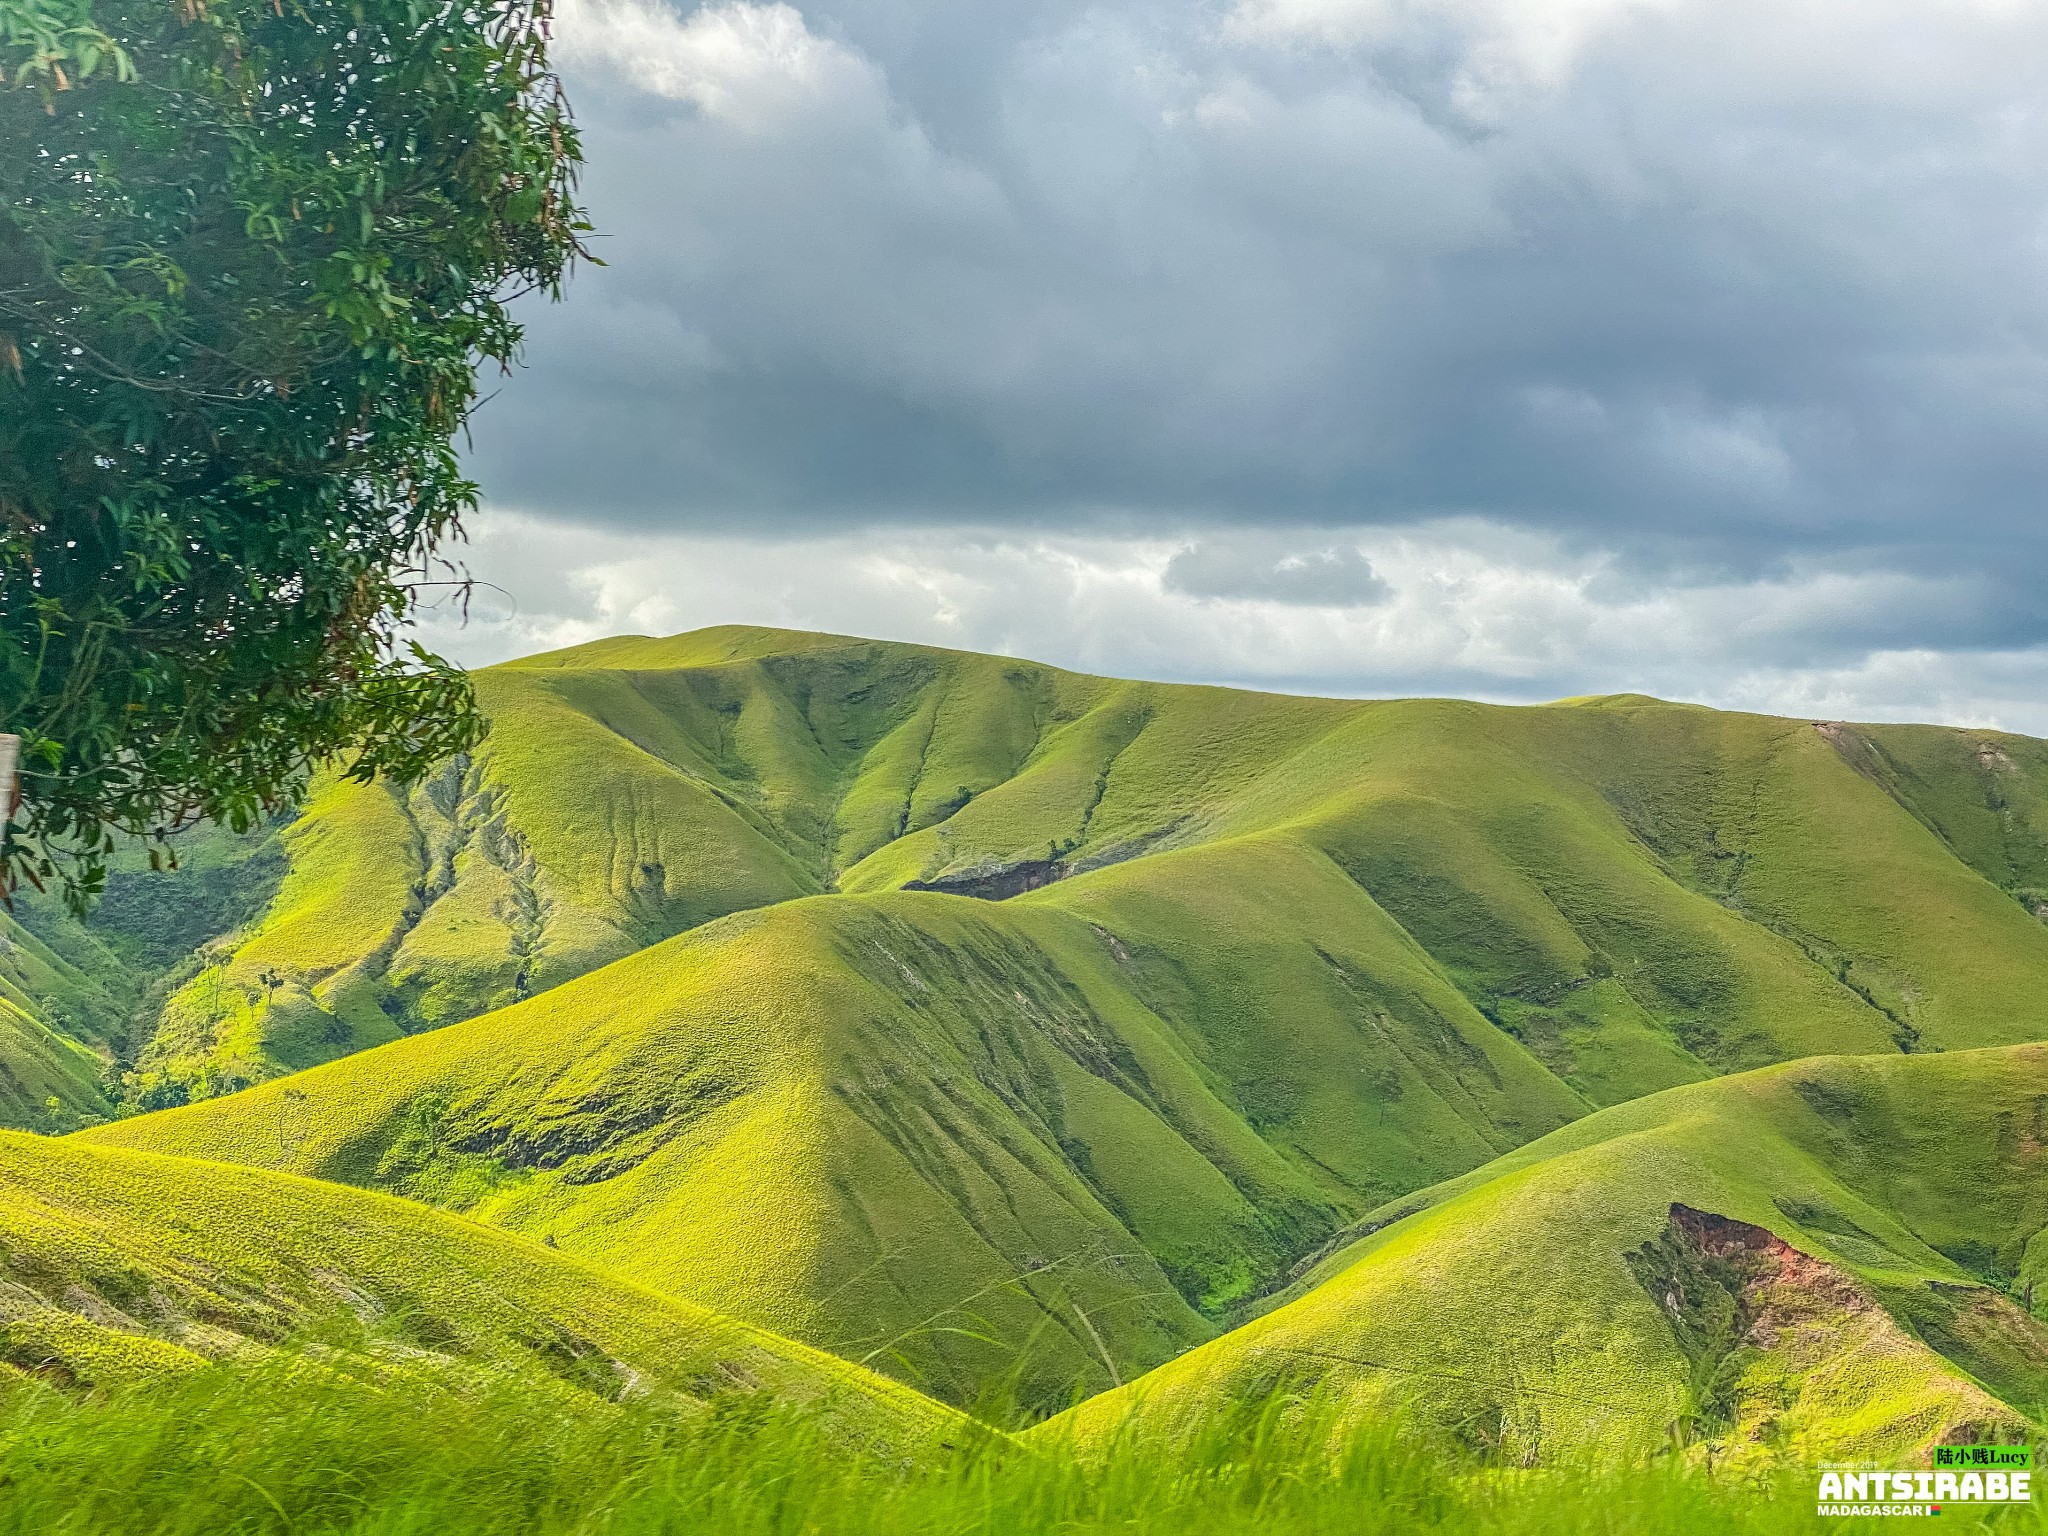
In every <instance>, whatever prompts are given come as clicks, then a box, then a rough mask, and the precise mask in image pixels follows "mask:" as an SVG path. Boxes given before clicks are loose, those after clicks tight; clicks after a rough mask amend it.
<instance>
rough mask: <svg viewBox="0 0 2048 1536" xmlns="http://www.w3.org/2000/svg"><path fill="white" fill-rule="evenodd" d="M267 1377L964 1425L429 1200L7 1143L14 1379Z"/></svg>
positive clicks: (2, 1229)
mask: <svg viewBox="0 0 2048 1536" xmlns="http://www.w3.org/2000/svg"><path fill="white" fill-rule="evenodd" d="M266 1362H284V1363H293V1362H296V1363H297V1367H298V1368H297V1369H295V1370H293V1371H292V1372H290V1373H289V1375H290V1381H291V1382H296V1383H297V1386H296V1387H293V1386H290V1383H289V1382H288V1383H286V1385H284V1386H280V1388H279V1390H280V1391H283V1390H287V1389H289V1390H298V1389H299V1388H305V1389H307V1390H312V1388H313V1386H314V1385H316V1384H317V1378H319V1377H320V1376H321V1375H322V1374H323V1373H324V1372H327V1371H329V1370H332V1371H334V1372H337V1373H340V1374H341V1375H344V1376H356V1377H360V1378H362V1379H363V1380H364V1381H366V1382H369V1383H373V1384H376V1385H378V1386H380V1387H383V1386H388V1387H392V1388H394V1389H396V1388H397V1387H398V1386H400V1385H401V1384H402V1383H403V1382H405V1381H407V1380H411V1379H414V1378H417V1380H418V1382H419V1383H420V1384H421V1385H422V1386H423V1387H424V1386H425V1385H437V1386H438V1387H439V1388H445V1389H448V1390H456V1389H463V1388H468V1389H475V1388H478V1387H479V1386H480V1385H488V1384H489V1383H492V1382H502V1383H506V1384H508V1385H509V1386H511V1387H516V1388H519V1389H520V1390H524V1391H526V1392H528V1394H529V1395H531V1394H533V1393H536V1392H541V1393H543V1395H544V1396H545V1398H546V1401H548V1402H550V1403H553V1404H554V1405H555V1407H556V1409H557V1410H559V1411H564V1412H569V1413H579V1412H583V1411H586V1410H588V1411H595V1408H596V1407H597V1405H600V1404H607V1403H611V1402H615V1401H617V1400H619V1399H621V1398H624V1397H627V1396H631V1395H647V1396H651V1397H654V1398H657V1399H658V1400H660V1401H661V1402H662V1403H664V1404H666V1405H668V1406H669V1407H670V1408H671V1409H673V1410H675V1411H686V1410H687V1411H692V1412H698V1411H705V1410H708V1409H711V1408H715V1407H717V1406H718V1405H719V1404H721V1403H723V1402H725V1401H726V1400H728V1399H737V1398H745V1397H749V1396H752V1395H755V1394H764V1395H766V1396H767V1397H769V1398H772V1399H773V1400H774V1401H776V1402H779V1403H783V1404H785V1405H794V1404H807V1405H810V1406H811V1408H812V1411H813V1412H814V1414H815V1416H817V1417H818V1418H819V1421H820V1422H821V1423H836V1424H840V1425H843V1426H845V1427H846V1428H847V1429H848V1430H849V1432H851V1433H854V1434H856V1435H857V1436H859V1437H861V1438H863V1439H869V1440H874V1439H883V1440H891V1441H900V1442H903V1443H910V1442H917V1441H922V1440H923V1439H924V1438H926V1437H927V1436H928V1435H930V1434H932V1433H937V1432H941V1431H943V1430H945V1429H946V1428H947V1427H949V1426H950V1425H952V1424H953V1423H954V1422H955V1421H956V1420H955V1416H954V1415H953V1414H952V1413H951V1412H950V1411H949V1410H946V1409H944V1408H941V1407H939V1406H938V1405H937V1404H935V1403H933V1402H931V1401H930V1400H928V1399H926V1398H922V1397H920V1396H918V1395H917V1394H916V1393H913V1392H910V1391H908V1390H907V1389H905V1388H903V1387H901V1386H898V1385H897V1384H896V1383H894V1382H890V1381H887V1380H885V1379H883V1378H881V1377H879V1376H876V1375H874V1374H872V1373H870V1372H867V1371H863V1370H860V1369H859V1368H858V1367H855V1366H851V1365H849V1364H847V1363H846V1362H844V1361H841V1360H838V1359H835V1358H833V1357H831V1356H828V1355H823V1354H820V1353H818V1352H816V1351H814V1350H810V1349H806V1348H804V1347H803V1346H802V1345H799V1344H794V1343H791V1342H789V1341H788V1340H785V1339H780V1338H776V1337H774V1336H773V1335H770V1334H766V1333H763V1332H762V1331H760V1330H758V1329H755V1328H751V1327H749V1326H747V1325H745V1324H743V1323H739V1322H736V1321H734V1320H732V1319H730V1318H724V1317H720V1316H718V1315H716V1314H713V1313H710V1312H707V1311H705V1310H704V1309H702V1308H699V1307H693V1306H691V1305H689V1304H688V1303H686V1302H680V1301H675V1300H672V1299H669V1298H666V1297H661V1296H656V1295H654V1294H653V1293H651V1292H648V1291H645V1290H642V1289H640V1288H638V1287H635V1286H632V1285H630V1284H627V1283H626V1282H624V1281H622V1280H619V1279H617V1278H616V1277H613V1276H609V1275H606V1274H603V1273H601V1272H599V1271H596V1270H592V1269H590V1268H588V1267H587V1266H584V1265H582V1264H578V1263H577V1262H575V1261H574V1260H572V1259H569V1258H566V1257H564V1256H563V1255H561V1254H558V1253H555V1252H553V1251H551V1250H550V1249H548V1248H546V1247H544V1246H543V1245H541V1244H538V1243H531V1242H527V1241H525V1240H524V1239H521V1238H518V1237H515V1236H512V1235H511V1234H508V1233H504V1232H499V1231H494V1230H492V1229H490V1228H487V1227H482V1226H479V1225H477V1224H475V1223H473V1222H467V1221H463V1220H461V1219H460V1218H457V1217H453V1216H448V1215H445V1214H443V1213H441V1212H438V1211H434V1210H430V1209H428V1208H426V1207H424V1206H420V1205H417V1204H414V1203H412V1202H409V1201H404V1200H397V1199H393V1198H391V1197H389V1196H386V1195H379V1194H371V1193H366V1192H364V1191H360V1190H354V1189H348V1188H345V1187H342V1186H339V1185H333V1184H322V1183H317V1182H315V1181H313V1180H310V1179H300V1178H295V1177H292V1176H290V1175H285V1174H275V1173H264V1172H259V1171H256V1170H253V1169H245V1168H231V1167H223V1166H220V1165H216V1164H208V1163H199V1162H193V1161H191V1160H188V1159H179V1158H167V1157H160V1156H156V1155H153V1154H149V1153H137V1152H122V1151H112V1150H107V1149H101V1148H91V1147H83V1146H79V1145H76V1144H74V1143H70V1142H53V1141H51V1140H49V1139H47V1138H43V1137H34V1136H25V1135H21V1134H18V1133H0V1380H7V1381H11V1382H13V1383H14V1384H15V1385H16V1386H18V1387H19V1386H22V1385H23V1384H24V1383H26V1382H31V1381H33V1382H41V1383H43V1384H46V1385H48V1386H52V1387H55V1388H61V1389H63V1390H64V1391H66V1392H68V1393H82V1394H86V1395H87V1396H93V1395H99V1394H106V1393H109V1392H112V1393H115V1394H117V1395H118V1394H119V1393H120V1392H122V1391H124V1390H127V1389H130V1388H133V1389H136V1390H137V1391H141V1392H144V1393H145V1395H146V1394H147V1393H150V1392H156V1391H160V1390H164V1389H166V1386H167V1384H168V1383H173V1382H175V1381H176V1380H178V1379H180V1378H183V1377H193V1378H195V1379H196V1378H200V1377H204V1376H206V1375H207V1374H208V1373H209V1371H216V1372H217V1371H220V1370H226V1371H228V1372H229V1373H230V1374H234V1373H237V1372H243V1371H250V1370H254V1371H257V1372H259V1373H261V1372H262V1370H263V1369H264V1368H265V1363H266ZM280 1379H281V1378H280ZM7 1502H8V1501H7V1500H5V1499H0V1504H5V1503H7Z"/></svg>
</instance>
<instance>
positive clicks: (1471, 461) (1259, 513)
mask: <svg viewBox="0 0 2048 1536" xmlns="http://www.w3.org/2000/svg"><path fill="white" fill-rule="evenodd" d="M559 62H560V63H561V64H562V66H563V68H564V71H565V74H566V76H567V78H568V82H569V86H570V91H571V95H572V99H573V100H574V102H575V104H576V107H577V111H578V114H579V116H580V117H581V119H582V122H583V125H584V129H585V134H586V148H587V152H588V155H589V159H590V164H589V171H588V177H587V181H586V191H587V194H588V200H589V203H590V206H591V209H592V213H593V216H594V218H595V220H596V222H597V224H598V226H599V228H600V229H601V231H602V232H603V234H602V238H601V241H600V242H599V250H600V254H601V255H602V256H603V258H604V260H605V262H606V263H607V265H606V266H605V267H603V268H601V269H598V268H593V269H588V270H585V271H584V272H582V273H581V274H580V275H579V277H578V279H577V281H576V282H575V284H574V288H573V291H572V293H571V295H570V297H569V299H568V300H567V302H565V303H564V304H562V305H560V306H558V307H555V308H552V309H547V308H539V309H535V310H533V311H531V312H530V313H529V316H528V318H529V321H530V326H531V331H530V337H529V346H528V351H527V359H526V361H527V365H528V366H527V368H526V369H525V371H524V372H522V373H520V374H518V375H517V376H515V377H513V378H511V379H509V380H505V381H503V382H502V384H501V385H500V387H499V388H498V393H497V395H496V397H495V398H494V399H493V400H492V401H491V402H490V404H489V405H488V406H487V407H486V408H485V410H484V411H483V412H482V413H481V414H480V416H479V418H478V421H477V425H476V442H475V449H474V452H473V454H472V457H471V463H472V466H473V471H474V473H475V474H476V475H477V477H478V478H479V479H480V481H481V482H482V484H483V486H484V490H485V500H486V510H485V512H484V514H483V515H482V516H481V517H479V518H478V519H477V521H476V523H475V525H474V530H473V540H472V544H471V547H470V549H469V550H468V552H467V559H468V562H469V564H470V566H471V568H472V570H473V571H474V572H475V573H476V574H477V575H478V576H479V577H482V578H484V579H486V580H488V581H491V582H493V583H495V584H496V586H497V588H498V589H500V590H494V591H486V592H484V593H482V594H480V595H479V597H478V600H477V602H476V604H475V606H474V608H473V610H472V614H471V619H470V622H469V624H468V625H467V626H466V627H463V628H457V627H456V626H455V625H454V624H453V622H452V619H451V618H450V617H449V616H446V615H442V616H436V617H434V618H432V619H430V621H429V623H428V625H427V630H428V635H429V637H430V638H431V639H432V640H434V641H435V642H436V643H437V644H439V645H441V646H442V647H443V648H444V649H445V650H447V651H448V652H449V653H450V654H452V655H455V656H457V657H458V658H460V659H463V660H466V661H471V662H480V661H487V660H494V659H497V658H499V657H502V656H507V655H512V654H516V653H519V652H523V651H528V650H534V649H539V648H542V647H544V646H548V645H555V644H563V643H569V642H572V641H575V640H580V639H585V638H589V637H591V636H595V635H599V634H605V633H613V632H620V631H637V632H652V633H660V632H668V631H673V630H678V629H685V628H693V627H696V626H698V625H701V624H708V623H719V622H726V621H735V620H744V621H752V622H761V623H775V624H792V625H801V626H805V627H816V628H831V629H838V630H845V631H850V632H855V633H861V634H871V635H881V636H887V637H893V638H902V639H915V640H925V641H933V642H937V643H942V644H948V645H958V646H965V647H969V648H974V649H983V650H1000V651H1009V652H1015V653H1018V654H1023V655H1029V656H1034V657H1038V658H1041V659H1044V660H1048V661H1053V662H1058V663H1062V664H1065V665H1070V666H1076V667H1081V668H1086V669H1089V670H1095V671H1106V672H1115V673H1123V674H1128V675H1137V676H1150V677H1162V678H1194V679H1202V680H1210V681H1227V682H1239V683H1247V684H1253V685H1258V686H1267V687H1281V688H1290V689H1302V690H1314V691H1323V692H1341V693H1366V694H1374V693H1410V692H1432V693H1458V694H1467V695H1474V696H1479V697H1486V698H1499V699H1531V700H1533V699H1541V698H1550V697H1556V696H1559V695H1565V694H1576V693H1587V692H1607V691H1618V690H1624V689H1629V690H1643V691H1649V692H1655V693H1661V694H1664V695H1667V696H1673V697H1682V698H1692V699H1699V700H1703V701H1706V702H1710V703H1717V704H1730V705H1740V706H1744V707H1751V708H1764V709H1770V710H1775V711H1781V712H1786V713H1794V714H1809V715H1832V716H1862V717H1868V718H1927V719H1943V720H1959V721H1971V722H1981V723H1994V724H2002V725H2005V726H2008V727H2010V728H2014V729H2022V730H2033V731H2039V732H2043V733H2048V520H2044V518H2043V515H2042V512H2043V508H2042V501H2043V495H2044V487H2048V473H2044V472H2048V220H2044V214H2048V200H2044V193H2048V0H1174V3H1161V0H1107V3H1083V0H949V3H947V4H943V5H935V4H931V3H928V0H926V3H913V0H807V3H804V4H801V5H792V4H784V3H771V4H754V3H747V0H739V3H712V4H705V5H701V6H694V7H693V6H692V5H691V4H690V3H689V0H676V3H664V0H562V13H561V27H560V34H559Z"/></svg>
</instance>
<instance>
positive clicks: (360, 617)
mask: <svg viewBox="0 0 2048 1536" xmlns="http://www.w3.org/2000/svg"><path fill="white" fill-rule="evenodd" d="M549 11H550V0H0V73H4V80H0V731H11V732H15V733H18V734H20V735H21V736H22V737H23V763H22V767H23V779H24V789H25V797H24V803H23V806H22V809H21V810H20V811H19V812H18V813H17V814H16V817H15V823H14V826H13V828H12V831H11V836H10V837H9V839H8V842H7V844H6V848H5V850H4V852H0V888H5V886H7V885H11V884H12V882H13V881H15V880H17V879H19V878H22V877H24V876H25V877H27V878H29V879H31V880H35V881H37V882H38V883H41V881H43V880H45V879H48V878H50V877H51V876H53V875H55V876H58V877H60V878H62V879H63V880H64V881H65V882H66V885H67V889H68V890H69V892H70V893H71V894H72V896H73V898H74V899H75V900H76V899H83V897H84V896H85V895H86V894H87V893H89V892H90V891H91V890H92V889H93V888H95V887H96V885H97V883H98V881H99V879H100V876H101V873H102V871H103V869H104V859H105V856H106V854H107V853H108V852H110V851H111V849H112V846H113V842H112V840H113V836H114V834H116V833H123V832H125V833H131V834H141V835H150V834H157V833H161V832H162V831H164V830H167V829H170V828H172V827H174V826H176V825H179V824H182V823H185V822H189V821H192V820H194V819H198V818H202V817H204V818H213V819H215V820H218V821H221V822H223V823H225V824H228V825H230V826H236V827H241V826H246V825H248V824H249V823H251V822H252V821H254V820H255V819H256V818H258V817H259V816H260V815H262V814H263V813H264V812H265V811H266V810H269V809H273V808H275V807H277V806H279V805H280V804H282V803H284V802H286V801H287V800H288V799H289V798H290V797H291V795H292V794H293V792H294V790H295V789H296V787H297V785H298V784H299V783H300V782H301V781H302V779H303V777H304V775H305V774H306V772H307V771H308V769H309V768H310V767H311V766H312V765H313V764H315V763H318V762H321V761H325V760H334V761H337V762H339V764H340V765H341V767H342V768H343V769H344V771H346V772H348V773H350V774H353V775H355V776H357V777H361V778H367V777H370V776H373V775H376V774H380V773H390V774H395V775H398V776H401V777H403V776H406V775H408V774H409V773H410V772H412V771H415V770H416V769H417V768H418V767H420V766H422V765H423V764H425V763H426V762H429V761H431V760H433V759H435V758H437V757H440V756H442V755H445V754H446V753H447V752H449V751H451V750H454V749H457V748H459V747H461V746H463V745H465V744H467V743H468V742H470V741H472V740H473V739H474V738H475V735H476V734H477V731H478V723H477V717H476V714H475V710H474V705H473V703H472V700H471V696H470V693H469V689H468V686H467V683H466V681H465V679H464V678H463V676H462V674H461V673H460V672H459V671H456V670H455V669H453V668H451V667H449V666H448V665H447V664H445V663H443V662H441V661H440V660H439V659H438V658H435V657H433V656H431V655H429V654H427V653H426V652H424V651H422V650H420V649H419V648H418V647H417V646H416V645H411V644H409V643H407V642H406V641H405V639H404V629H405V625H406V621H407V619H408V618H409V616H410V615H411V614H412V613H413V611H414V609H415V607H416V605H417V603H418V602H419V601H420V600H421V597H422V593H423V592H424V591H425V589H426V587H427V586H428V584H429V577H430V574H432V573H433V572H434V571H445V572H446V574H447V575H448V576H450V577H451V578H452V577H453V576H454V575H455V572H454V571H453V570H452V569H450V568H447V567H445V566H444V565H443V564H442V563H441V562H440V561H438V560H437V559H436V557H435V553H434V552H435V550H436V549H437V548H438V547H439V546H441V545H442V544H443V542H444V541H446V540H448V539H449V538H450V537H451V536H454V535H457V534H458V533H459V529H460V518H461V516H462V514H463V513H464V512H465V511H466V510H468V509H469V508H470V507H471V506H472V505H473V503H474V497H475V487H474V486H473V485H471V484H470V483H469V482H467V481H466V480H465V479H464V478H463V476H462V474H461V471H460V468H459V465H458V461H457V458H456V454H455V449H454V438H455V434H456V433H457V432H458V431H459V430H460V429H461V427H462V425H463V423H464V421H465V419H466V417H467V415H468V413H469V411H470V409H471V408H472V406H473V404H474V403H475V400H476V370H477V368H478V366H479V364H480V363H481V362H483V361H484V360H487V359H488V360H496V361H498V362H499V363H501V364H505V365H509V363H510V361H511V360H512V358H513V356H514V352H515V349H516V347H517V345H518V342H519V336H520V331H519V327H518V325H517V324H516V323H515V321H514V320H513V318H512V316H511V314H510V313H509V312H508V307H507V306H508V304H509V303H510V302H511V301H512V300H513V299H515V298H516V297H518V296H519V294H521V293H523V292H526V291H529V290H533V289H541V290H545V291H548V292H550V293H552V292H555V291H556V290H557V289H558V287H559V284H560V282H561V280H562V278H563V277H564V275H565V273H566V271H567V269H568V267H569V265H570V264H571V263H572V262H573V261H574V260H575V259H576V258H577V257H578V256H579V255H581V254H582V251H581V246H580V232H581V231H582V230H583V229H584V228H585V227H586V226H584V225H583V224H582V223H581V222H580V215H579V214H578V212H577V209H576V206H575V202H574V183H575V175H576V170H577V167H578V164H579V155H578V147H577V139H576V134H575V129H574V125H573V123H572V122H571V120H570V118H569V114H568V111H567V108H566V105H565V103H564V101H563V99H562V97H561V93H560V89H559V85H558V83H557V81H556V79H555V77H554V76H553V75H552V73H551V72H550V70H549V67H548V61H547V41H548V26H549ZM458 585H459V584H458Z"/></svg>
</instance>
